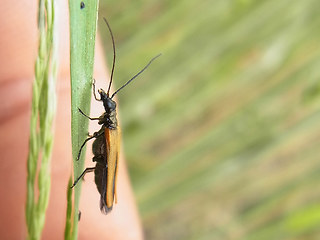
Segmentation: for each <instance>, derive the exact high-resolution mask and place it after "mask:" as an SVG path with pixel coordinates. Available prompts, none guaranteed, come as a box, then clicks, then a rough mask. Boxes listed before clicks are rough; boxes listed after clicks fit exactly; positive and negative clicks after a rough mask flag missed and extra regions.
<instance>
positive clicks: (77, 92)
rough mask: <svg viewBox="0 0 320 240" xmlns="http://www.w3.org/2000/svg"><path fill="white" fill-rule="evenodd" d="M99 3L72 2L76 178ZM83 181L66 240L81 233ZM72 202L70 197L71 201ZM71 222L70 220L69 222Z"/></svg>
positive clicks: (85, 126) (88, 0) (84, 134)
mask: <svg viewBox="0 0 320 240" xmlns="http://www.w3.org/2000/svg"><path fill="white" fill-rule="evenodd" d="M98 5H99V1H96V0H86V1H80V0H76V1H75V0H72V1H69V12H70V71H71V131H72V133H71V135H72V156H73V163H74V165H73V170H74V177H75V178H76V177H77V176H79V175H80V174H81V172H82V171H83V168H84V156H85V149H84V150H83V151H82V154H81V158H80V160H79V161H76V157H77V154H78V151H79V148H80V146H81V144H82V143H83V141H84V140H85V139H86V137H87V133H88V119H87V118H85V117H83V116H82V115H81V114H80V113H79V111H78V108H80V109H81V110H82V111H84V112H85V113H88V114H89V112H90V101H91V84H92V79H93V63H94V48H95V38H96V28H97V17H98ZM80 189H81V181H79V183H78V184H77V185H76V186H75V187H74V203H73V204H74V205H73V206H72V204H71V203H70V202H68V209H67V212H69V211H70V207H72V214H71V217H72V221H71V222H72V226H71V228H67V227H66V230H67V229H70V232H67V231H66V233H65V236H66V239H76V238H77V233H78V214H77V213H78V211H79V199H80V192H81V191H80ZM68 199H69V201H70V199H71V198H68ZM68 221H69V220H68V219H67V222H68Z"/></svg>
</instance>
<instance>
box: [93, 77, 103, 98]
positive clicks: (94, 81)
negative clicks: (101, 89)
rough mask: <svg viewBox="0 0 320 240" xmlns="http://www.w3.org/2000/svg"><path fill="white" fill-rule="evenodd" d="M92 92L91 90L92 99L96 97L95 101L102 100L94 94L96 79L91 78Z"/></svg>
mask: <svg viewBox="0 0 320 240" xmlns="http://www.w3.org/2000/svg"><path fill="white" fill-rule="evenodd" d="M92 92H93V96H94V99H96V100H97V101H102V100H101V98H100V99H98V98H97V96H96V80H95V79H93V81H92Z"/></svg>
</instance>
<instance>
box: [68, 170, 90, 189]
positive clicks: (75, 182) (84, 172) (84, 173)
mask: <svg viewBox="0 0 320 240" xmlns="http://www.w3.org/2000/svg"><path fill="white" fill-rule="evenodd" d="M95 169H96V168H95V167H91V168H86V169H85V170H84V171H83V173H81V175H80V176H79V177H78V178H77V180H75V181H74V183H73V184H72V186H71V188H73V187H74V186H75V185H76V184H77V183H78V182H79V180H80V179H81V178H83V177H84V175H86V174H87V173H89V172H92V171H94V170H95Z"/></svg>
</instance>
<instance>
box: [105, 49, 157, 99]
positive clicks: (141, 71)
mask: <svg viewBox="0 0 320 240" xmlns="http://www.w3.org/2000/svg"><path fill="white" fill-rule="evenodd" d="M160 56H161V53H160V54H158V55H157V56H155V57H153V58H152V59H151V60H150V61H149V63H148V64H147V65H146V66H145V67H144V68H142V69H141V70H140V72H138V73H137V74H136V75H134V76H133V77H132V78H131V79H130V80H129V81H128V82H126V83H125V84H124V85H122V87H120V88H119V89H118V90H117V91H115V92H114V93H113V94H112V96H111V99H112V98H113V97H114V95H116V94H117V93H118V92H119V91H120V90H121V89H122V88H124V87H125V86H127V85H128V84H129V83H130V82H132V81H133V80H134V79H135V78H136V77H138V76H139V75H140V74H141V73H143V71H144V70H146V69H147V68H148V67H149V65H150V64H151V63H152V62H153V61H154V60H155V59H156V58H158V57H160Z"/></svg>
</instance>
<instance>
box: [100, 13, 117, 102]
mask: <svg viewBox="0 0 320 240" xmlns="http://www.w3.org/2000/svg"><path fill="white" fill-rule="evenodd" d="M103 20H104V21H105V23H106V24H107V26H108V29H109V32H110V35H111V39H112V48H113V62H112V69H111V76H110V83H109V87H108V91H107V96H108V97H109V92H110V88H111V84H112V79H113V73H114V65H115V64H116V46H115V44H114V38H113V34H112V31H111V27H110V25H109V23H108V21H107V19H106V18H103Z"/></svg>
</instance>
